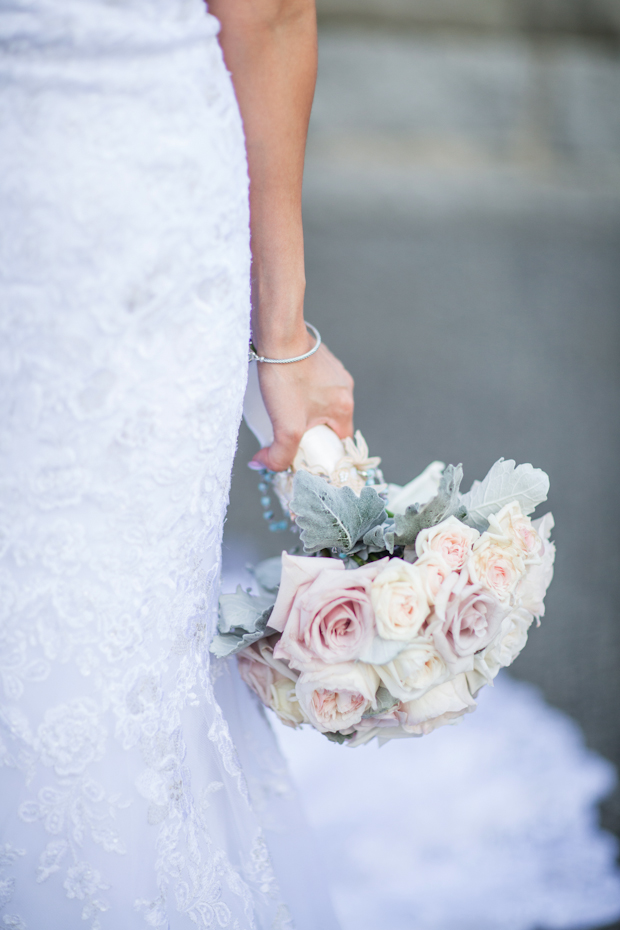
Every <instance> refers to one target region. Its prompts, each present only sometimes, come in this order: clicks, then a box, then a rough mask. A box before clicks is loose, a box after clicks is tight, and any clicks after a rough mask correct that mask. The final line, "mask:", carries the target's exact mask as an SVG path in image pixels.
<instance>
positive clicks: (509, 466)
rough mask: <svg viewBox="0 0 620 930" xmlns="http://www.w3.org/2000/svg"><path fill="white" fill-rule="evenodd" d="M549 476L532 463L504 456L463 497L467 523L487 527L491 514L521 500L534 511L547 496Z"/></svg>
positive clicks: (479, 527)
mask: <svg viewBox="0 0 620 930" xmlns="http://www.w3.org/2000/svg"><path fill="white" fill-rule="evenodd" d="M548 493H549V478H548V476H547V475H546V473H545V472H544V471H542V469H540V468H534V467H533V466H532V465H529V464H526V465H518V466H517V467H515V462H514V460H513V459H509V460H508V461H506V462H505V461H504V460H503V459H500V460H499V462H496V463H495V465H493V467H492V468H491V469H490V471H489V473H488V475H487V476H486V478H485V479H484V481H476V482H474V484H473V485H472V487H471V490H470V491H468V492H467V494H464V495H463V497H462V498H461V500H462V502H463V504H464V505H465V507H466V508H467V511H468V517H467V523H469V524H470V526H474V527H476V528H477V529H481V528H482V529H483V530H484V529H486V527H487V524H488V518H489V517H490V516H491V514H493V513H497V511H498V510H501V508H502V507H504V505H505V504H510V503H512V501H518V502H519V504H520V505H521V510H522V511H523V513H524V514H530V513H533V512H534V510H535V509H536V507H537V506H538V504H542V502H543V501H545V500H547V494H548Z"/></svg>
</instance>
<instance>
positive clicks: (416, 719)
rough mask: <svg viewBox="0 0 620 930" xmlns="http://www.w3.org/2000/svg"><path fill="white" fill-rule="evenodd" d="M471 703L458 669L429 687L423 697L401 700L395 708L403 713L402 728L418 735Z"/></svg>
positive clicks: (469, 707) (463, 711) (472, 705)
mask: <svg viewBox="0 0 620 930" xmlns="http://www.w3.org/2000/svg"><path fill="white" fill-rule="evenodd" d="M475 707H476V702H475V701H474V699H473V698H472V696H471V694H470V692H469V687H468V685H467V677H466V675H465V674H464V673H462V674H460V675H457V676H456V677H455V678H452V679H451V680H450V681H446V682H444V683H443V684H441V685H438V686H437V687H436V688H431V690H430V691H427V692H426V694H425V695H423V697H421V698H417V699H416V700H415V701H407V702H406V703H402V704H401V705H400V707H399V710H401V711H403V712H404V713H405V714H406V720H405V722H404V723H403V727H404V729H405V730H406V731H407V732H408V733H417V734H419V735H422V734H425V733H430V732H431V730H434V729H435V728H436V727H437V726H441V725H442V724H444V723H449V722H451V721H453V720H455V719H456V718H457V717H460V716H462V715H463V714H466V713H468V712H471V711H472V710H474V709H475Z"/></svg>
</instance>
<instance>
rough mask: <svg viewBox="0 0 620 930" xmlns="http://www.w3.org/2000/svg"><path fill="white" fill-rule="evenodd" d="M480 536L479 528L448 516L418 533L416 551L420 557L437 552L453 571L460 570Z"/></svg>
mask: <svg viewBox="0 0 620 930" xmlns="http://www.w3.org/2000/svg"><path fill="white" fill-rule="evenodd" d="M479 536H480V533H479V532H478V530H474V529H472V528H471V527H470V526H465V524H464V523H461V521H460V520H457V518H456V517H448V519H447V520H442V522H441V523H438V524H437V525H436V526H431V527H429V528H428V529H425V530H422V531H421V532H420V533H418V535H417V538H416V541H415V551H416V553H417V555H418V556H419V557H421V556H423V555H426V554H427V553H432V552H436V553H438V554H439V555H440V556H441V557H442V558H443V560H444V561H445V562H446V563H447V565H448V566H449V568H450V570H451V571H453V572H458V571H460V570H461V568H462V567H463V565H464V564H465V562H466V561H467V559H468V558H469V556H470V555H471V549H472V546H473V544H474V543H475V541H476V540H477V539H478V537H479Z"/></svg>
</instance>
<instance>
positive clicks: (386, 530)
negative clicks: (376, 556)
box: [362, 520, 394, 553]
mask: <svg viewBox="0 0 620 930" xmlns="http://www.w3.org/2000/svg"><path fill="white" fill-rule="evenodd" d="M362 542H363V543H364V545H365V546H368V547H369V548H371V549H376V550H377V551H379V552H380V551H381V550H382V549H387V550H388V551H389V552H390V553H392V552H394V521H393V520H386V521H385V523H381V524H380V525H379V526H373V528H372V529H371V530H368V532H367V533H364V539H363V540H362Z"/></svg>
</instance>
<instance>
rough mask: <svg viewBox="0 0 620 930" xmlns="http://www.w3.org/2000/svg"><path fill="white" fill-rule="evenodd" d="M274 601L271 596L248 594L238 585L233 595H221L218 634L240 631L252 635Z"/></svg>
mask: <svg viewBox="0 0 620 930" xmlns="http://www.w3.org/2000/svg"><path fill="white" fill-rule="evenodd" d="M275 600H276V599H275V597H273V595H271V594H265V595H261V596H258V595H256V594H250V592H249V591H244V590H243V588H242V587H241V585H239V584H238V585H237V590H236V591H235V593H234V594H222V595H221V597H220V622H219V623H218V630H219V632H220V633H230V632H231V630H235V629H240V630H243V631H244V632H245V633H254V632H255V630H256V624H257V623H258V622H259V620H260V619H261V618H262V616H263V614H264V613H265V611H266V610H270V609H271V608H272V607H273V605H274V604H275Z"/></svg>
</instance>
